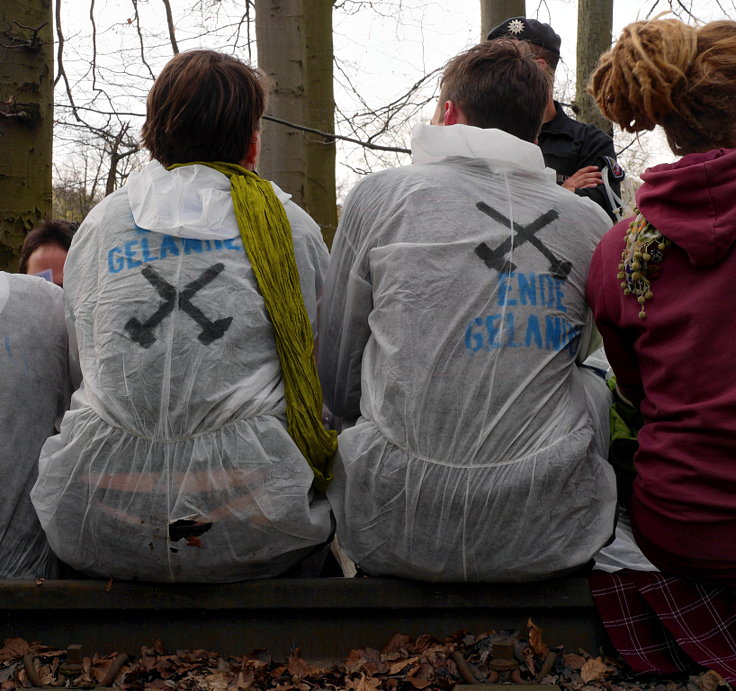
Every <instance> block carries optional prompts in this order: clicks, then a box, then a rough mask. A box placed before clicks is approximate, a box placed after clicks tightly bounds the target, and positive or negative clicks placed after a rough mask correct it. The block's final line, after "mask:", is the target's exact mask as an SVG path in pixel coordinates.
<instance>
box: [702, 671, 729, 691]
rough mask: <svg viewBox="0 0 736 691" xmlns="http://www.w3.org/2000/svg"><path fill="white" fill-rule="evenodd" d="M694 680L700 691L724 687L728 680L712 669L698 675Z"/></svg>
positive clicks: (712, 690) (726, 685) (711, 690)
mask: <svg viewBox="0 0 736 691" xmlns="http://www.w3.org/2000/svg"><path fill="white" fill-rule="evenodd" d="M695 682H696V683H697V685H698V688H699V689H700V691H716V689H717V688H719V687H722V688H724V689H725V688H727V687H728V682H727V681H726V680H725V679H724V678H723V677H722V676H721V675H720V674H718V672H715V671H714V670H712V669H709V670H708V671H707V672H703V674H701V675H699V676H698V677H697V679H696V680H695Z"/></svg>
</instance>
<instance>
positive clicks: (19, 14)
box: [0, 0, 54, 271]
mask: <svg viewBox="0 0 736 691" xmlns="http://www.w3.org/2000/svg"><path fill="white" fill-rule="evenodd" d="M51 26H52V9H51V0H2V2H1V3H0V151H2V156H0V270H6V271H15V270H17V267H18V255H19V253H20V247H21V245H22V244H23V238H24V237H25V233H26V232H27V231H29V230H30V229H31V228H32V227H33V226H34V225H35V224H36V223H38V222H39V221H40V220H41V219H43V218H44V217H46V216H47V215H48V214H49V213H50V212H51V154H52V129H53V109H54V103H53V88H54V85H53V64H54V57H53V43H52V30H51Z"/></svg>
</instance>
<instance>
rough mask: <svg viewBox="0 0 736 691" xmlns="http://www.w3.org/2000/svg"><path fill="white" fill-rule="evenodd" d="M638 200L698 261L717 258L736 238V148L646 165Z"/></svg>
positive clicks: (697, 263)
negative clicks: (660, 163)
mask: <svg viewBox="0 0 736 691" xmlns="http://www.w3.org/2000/svg"><path fill="white" fill-rule="evenodd" d="M641 178H642V180H643V181H644V184H643V185H642V186H641V187H640V188H639V191H638V192H637V194H636V202H637V206H638V207H639V210H640V211H641V213H642V214H643V215H644V217H645V218H646V219H647V220H648V221H649V222H650V223H651V224H652V225H653V226H654V227H655V228H656V229H657V230H659V231H660V232H661V233H662V234H663V235H664V236H665V237H667V238H669V239H670V240H672V242H674V243H675V244H676V245H677V246H678V247H680V248H681V249H683V250H684V251H685V252H686V253H687V255H688V257H689V259H690V263H691V264H693V266H708V265H711V264H718V263H719V262H720V261H722V260H723V259H724V258H725V257H726V255H727V254H728V252H729V250H730V249H731V246H732V245H733V244H734V241H736V149H715V150H713V151H708V152H707V153H698V154H688V155H687V156H684V157H683V158H682V159H680V160H679V161H677V163H665V164H662V165H659V166H654V167H653V168H649V169H648V170H646V171H645V172H644V173H643V174H642V176H641Z"/></svg>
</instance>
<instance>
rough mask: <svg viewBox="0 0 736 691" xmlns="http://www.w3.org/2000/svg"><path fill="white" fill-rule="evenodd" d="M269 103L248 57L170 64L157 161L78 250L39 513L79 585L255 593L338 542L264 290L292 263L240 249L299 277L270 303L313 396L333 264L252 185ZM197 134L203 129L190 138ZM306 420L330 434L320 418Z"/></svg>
mask: <svg viewBox="0 0 736 691" xmlns="http://www.w3.org/2000/svg"><path fill="white" fill-rule="evenodd" d="M210 103H221V104H225V105H226V106H227V107H226V108H225V109H224V110H223V111H222V112H219V113H218V112H216V109H212V108H210ZM265 104H266V94H265V89H264V87H263V85H262V79H261V77H260V76H259V74H258V73H257V72H256V71H254V70H252V69H251V68H249V67H248V66H247V65H245V64H243V63H241V62H240V61H239V60H236V59H235V58H232V57H229V56H225V55H222V54H218V53H214V52H212V51H191V52H188V53H181V54H180V55H179V56H177V57H176V58H174V59H173V60H172V61H171V62H170V63H169V64H168V65H167V67H166V68H165V69H164V71H163V72H162V74H161V75H160V76H159V77H158V79H157V81H156V84H155V85H154V87H153V89H152V91H151V94H150V95H149V101H148V116H147V121H146V125H144V129H143V137H144V142H145V144H146V146H147V147H148V148H149V149H150V150H151V152H152V155H153V157H154V158H155V160H154V161H152V162H151V163H149V164H148V165H147V166H146V167H145V168H144V169H143V170H142V171H140V172H139V173H137V174H135V175H132V176H131V178H130V179H129V181H128V184H127V185H126V186H125V187H124V188H122V189H120V190H118V191H116V192H115V193H113V194H112V195H110V196H108V197H107V198H106V199H105V200H104V201H103V202H102V203H101V204H99V205H98V206H97V207H96V208H95V209H93V210H92V212H91V213H90V214H89V215H88V217H87V219H86V220H85V222H84V223H83V224H82V226H81V227H80V229H79V231H78V233H77V235H76V236H75V240H74V243H73V245H72V247H71V250H70V252H69V258H68V261H67V271H66V284H65V292H66V299H67V305H68V312H69V314H70V328H71V329H73V331H74V333H75V335H76V339H77V342H78V346H79V352H80V363H81V369H82V375H83V383H82V387H81V388H80V389H79V390H78V391H77V392H76V393H75V394H74V398H73V403H72V409H71V411H70V412H69V413H68V414H67V415H66V416H65V418H64V421H63V423H62V427H61V433H60V435H58V436H57V437H54V438H52V439H50V440H49V441H48V442H47V444H46V446H45V447H44V449H43V452H42V455H41V464H40V471H39V480H38V483H37V485H36V487H35V488H34V491H33V495H32V497H33V501H34V505H35V507H36V510H37V511H38V514H39V517H40V518H41V522H42V524H43V526H44V529H45V530H46V532H47V534H48V535H49V541H50V543H51V545H52V547H53V548H54V550H55V551H56V552H57V553H58V554H59V556H60V557H61V558H62V559H63V560H64V561H66V562H68V563H69V564H70V565H71V566H73V567H74V568H76V569H78V570H82V571H85V572H87V573H90V574H93V575H97V576H103V577H104V576H115V577H116V578H136V579H142V580H155V581H234V580H239V579H245V578H259V577H260V578H262V577H267V576H271V575H277V574H280V573H282V572H284V571H286V570H288V569H290V568H292V567H293V566H295V565H296V564H297V563H298V562H300V561H301V559H302V558H303V557H306V556H308V555H309V554H310V553H311V552H312V551H313V550H315V549H319V547H320V546H321V545H322V544H323V543H325V541H327V540H328V538H329V537H330V535H331V532H332V518H331V515H330V511H329V507H328V505H327V502H326V500H325V499H324V496H323V495H321V494H319V493H315V492H314V490H313V488H312V485H313V482H314V480H315V477H316V474H317V473H319V472H320V471H319V468H317V469H316V470H313V469H312V468H310V464H309V462H308V460H307V458H305V456H304V455H303V453H302V450H301V448H302V447H301V446H299V445H298V443H297V442H296V441H295V439H293V438H292V434H291V430H292V428H291V427H289V430H288V431H287V422H286V418H287V407H288V405H290V403H289V402H288V400H291V399H288V397H289V395H290V391H291V389H289V385H288V383H285V379H284V376H283V372H284V369H285V368H284V366H283V364H284V363H283V360H281V359H280V357H279V353H278V352H277V345H276V342H277V340H278V338H279V336H278V326H279V325H280V324H281V322H280V321H279V318H277V316H275V315H274V313H273V312H272V310H271V305H270V304H269V303H268V302H267V300H268V296H269V295H272V293H273V291H271V292H270V293H269V291H268V290H267V289H264V286H263V284H262V283H261V275H260V274H258V275H257V270H258V271H261V272H262V273H263V274H266V276H267V278H268V277H270V276H271V274H272V273H274V272H275V274H276V275H278V271H279V270H280V269H281V268H282V264H283V263H284V262H282V257H281V255H276V257H275V258H276V263H277V264H278V266H276V267H275V268H274V266H273V263H274V262H273V261H271V259H272V258H274V255H275V252H276V250H274V249H273V247H271V248H270V249H269V250H268V252H266V253H265V255H266V256H265V258H264V257H263V256H261V255H260V254H259V251H260V249H259V248H261V243H260V241H259V239H258V237H255V238H254V239H252V240H251V238H249V240H250V241H249V243H248V254H247V255H246V252H245V251H244V249H243V245H244V241H243V240H242V239H241V232H242V233H247V228H248V227H249V228H251V229H254V231H255V233H257V232H259V231H260V232H262V233H263V234H265V235H268V236H269V238H270V239H271V240H272V241H273V246H275V247H276V248H277V249H278V251H282V250H283V251H284V257H285V258H286V259H290V261H291V263H293V264H294V266H293V267H292V269H293V270H292V272H291V274H290V275H291V276H292V277H296V280H295V281H294V282H292V283H291V284H290V285H292V286H295V287H292V288H291V289H285V290H283V291H281V292H278V298H279V299H282V300H288V299H289V298H293V301H292V302H290V303H289V304H290V306H291V310H292V312H291V317H292V318H293V322H292V325H294V324H295V325H297V326H292V328H294V329H296V328H297V327H299V326H300V327H301V329H300V331H299V332H298V333H297V335H296V336H295V337H294V338H295V342H296V345H297V346H298V347H299V348H301V349H303V350H304V351H306V352H307V354H308V358H309V362H311V363H312V370H313V380H314V382H315V383H316V382H317V377H316V371H314V364H313V358H312V348H313V337H314V334H313V330H312V326H313V324H316V293H317V290H318V289H319V287H320V286H321V280H322V272H323V270H324V268H325V266H326V263H327V250H326V248H325V246H324V243H323V241H322V238H321V234H320V232H319V228H318V227H317V225H316V224H315V223H314V221H312V220H311V219H310V218H309V216H307V214H306V213H304V212H303V211H301V210H300V209H299V208H298V207H297V206H296V205H295V204H294V203H293V202H291V201H289V196H288V195H286V194H284V193H283V192H281V191H280V190H278V189H277V188H275V187H272V186H271V183H269V182H267V181H265V180H262V179H261V178H259V177H258V176H257V175H255V174H254V173H253V172H252V170H253V167H254V165H255V160H256V157H257V153H258V145H259V141H260V139H259V138H260V118H261V115H262V113H263V111H264V108H265ZM203 110H204V111H206V113H205V114H204V115H202V112H201V111H203ZM200 117H205V118H208V117H209V118H211V119H214V121H208V122H207V123H205V125H206V126H205V125H202V126H201V127H199V128H197V127H195V126H194V124H193V123H197V122H199V118H200ZM249 125H250V126H249ZM218 147H219V148H218ZM189 161H208V162H213V163H212V164H197V165H186V163H188V162H189ZM223 161H224V163H220V162H223ZM173 164H182V165H180V166H179V167H174V168H171V166H172V165H173ZM249 223H250V226H249V225H248V224H249ZM244 226H245V227H246V230H243V228H244ZM279 238H281V240H279ZM292 244H293V246H292ZM269 253H270V254H269ZM287 263H288V262H287ZM297 271H298V273H297ZM280 285H281V284H280ZM287 336H289V334H287ZM291 345H294V344H293V343H292V344H291ZM293 352H294V349H292V350H291V351H290V354H289V357H294V356H292V355H291V353H293ZM299 352H301V351H299ZM287 399H288V400H287ZM301 412H302V413H304V414H305V415H304V417H307V415H306V414H307V413H311V414H312V415H311V418H315V419H316V424H317V425H319V430H321V432H322V433H323V434H324V430H322V428H321V425H320V413H321V410H320V409H319V408H318V407H317V406H315V410H314V411H307V410H302V411H301ZM311 418H310V419H311ZM310 460H311V461H312V462H313V463H314V464H316V465H319V463H320V461H319V459H310ZM321 477H322V479H324V477H323V476H321Z"/></svg>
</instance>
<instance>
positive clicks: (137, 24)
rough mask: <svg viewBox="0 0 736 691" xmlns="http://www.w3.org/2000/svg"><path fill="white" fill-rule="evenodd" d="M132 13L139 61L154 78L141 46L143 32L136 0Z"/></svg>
mask: <svg viewBox="0 0 736 691" xmlns="http://www.w3.org/2000/svg"><path fill="white" fill-rule="evenodd" d="M133 14H134V16H135V28H136V33H137V34H138V45H139V46H140V48H141V62H142V63H143V64H144V65H145V66H146V69H147V70H148V74H150V75H151V79H155V76H154V74H153V70H152V69H151V66H150V65H149V64H148V61H147V60H146V50H145V48H144V46H143V33H142V32H141V18H140V15H139V14H138V0H133ZM128 21H130V20H128Z"/></svg>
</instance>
